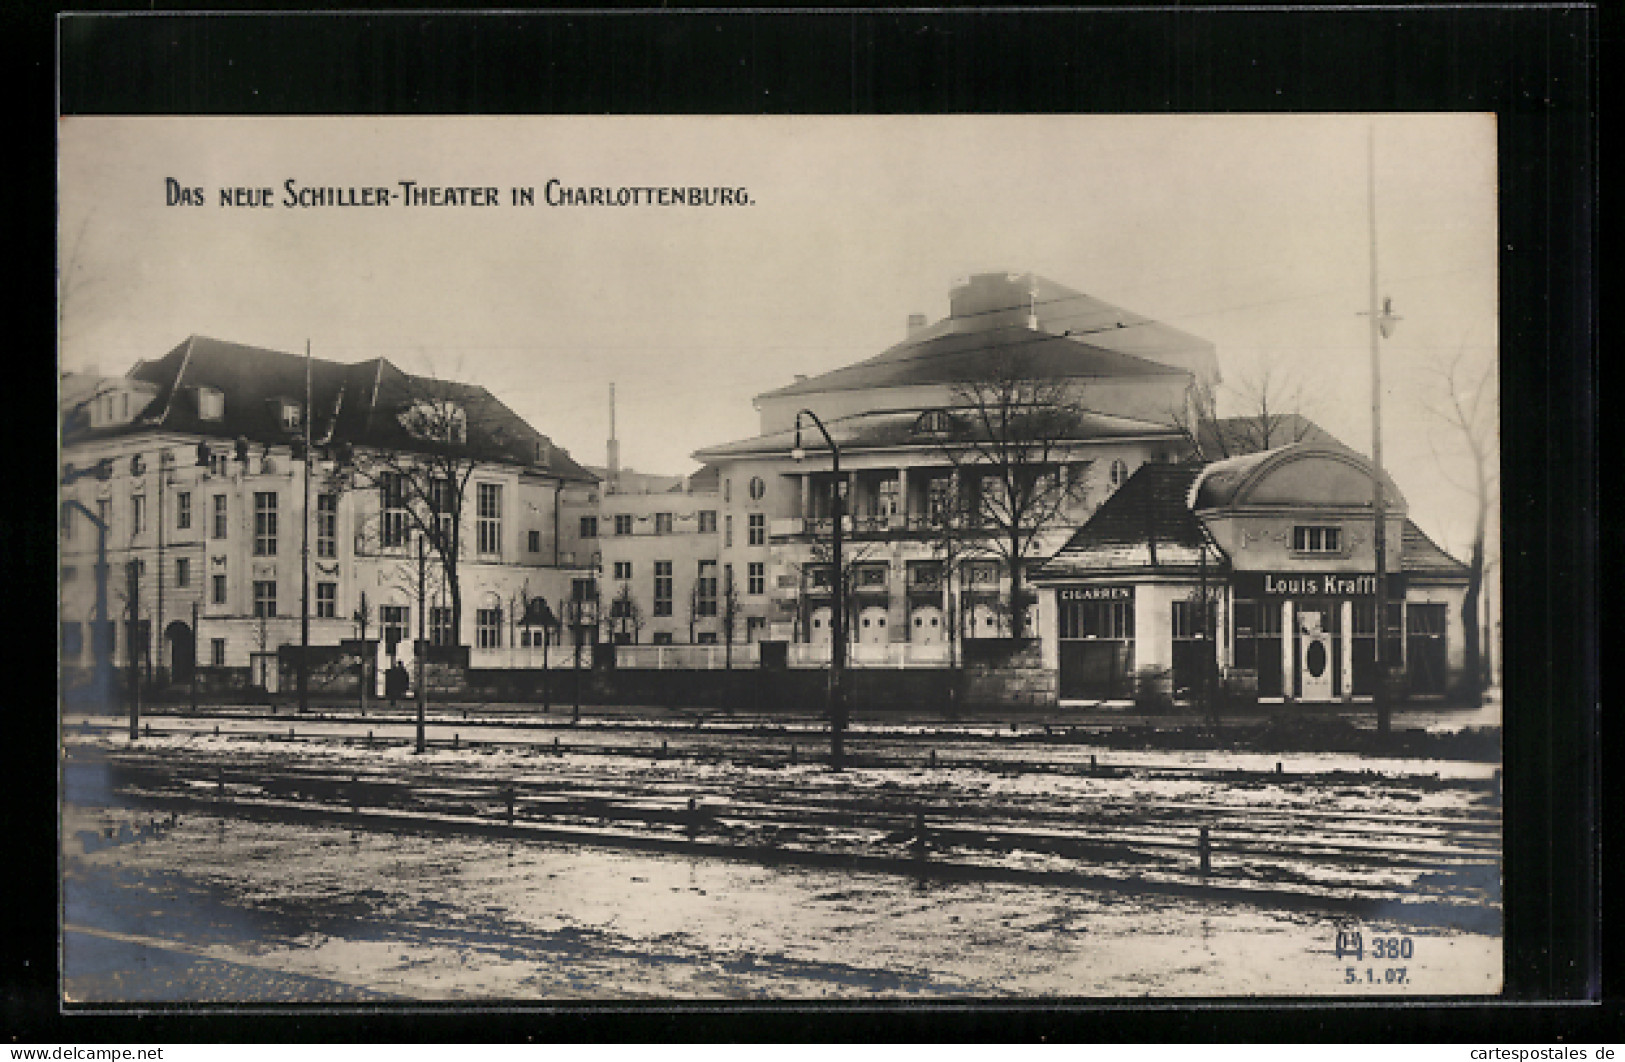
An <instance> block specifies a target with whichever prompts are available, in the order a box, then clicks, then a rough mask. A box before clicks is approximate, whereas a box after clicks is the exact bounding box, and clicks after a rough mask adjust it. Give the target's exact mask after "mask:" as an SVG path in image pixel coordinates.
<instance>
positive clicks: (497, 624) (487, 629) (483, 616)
mask: <svg viewBox="0 0 1625 1062" xmlns="http://www.w3.org/2000/svg"><path fill="white" fill-rule="evenodd" d="M474 639H475V644H476V645H478V646H479V647H480V648H481V649H500V648H502V610H501V609H500V608H482V609H476V610H475V612H474Z"/></svg>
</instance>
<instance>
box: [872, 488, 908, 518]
mask: <svg viewBox="0 0 1625 1062" xmlns="http://www.w3.org/2000/svg"><path fill="white" fill-rule="evenodd" d="M879 501H880V509H879V511H878V512H877V513H876V515H877V516H896V515H897V514H898V513H900V512H902V511H903V485H902V484H901V483H899V482H898V481H897V480H895V479H883V480H881V481H880V499H879Z"/></svg>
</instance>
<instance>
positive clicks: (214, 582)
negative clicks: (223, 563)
mask: <svg viewBox="0 0 1625 1062" xmlns="http://www.w3.org/2000/svg"><path fill="white" fill-rule="evenodd" d="M209 586H210V590H209V602H210V603H211V604H215V605H224V604H225V603H226V577H225V576H224V575H215V576H211V577H210V578H209Z"/></svg>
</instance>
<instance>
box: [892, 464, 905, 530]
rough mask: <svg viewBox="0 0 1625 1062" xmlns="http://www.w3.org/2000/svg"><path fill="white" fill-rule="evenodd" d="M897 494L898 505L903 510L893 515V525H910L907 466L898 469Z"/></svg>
mask: <svg viewBox="0 0 1625 1062" xmlns="http://www.w3.org/2000/svg"><path fill="white" fill-rule="evenodd" d="M897 496H898V506H899V508H900V509H901V511H900V512H899V513H898V514H897V515H896V516H894V517H892V526H893V527H907V526H908V469H906V468H899V469H898V470H897Z"/></svg>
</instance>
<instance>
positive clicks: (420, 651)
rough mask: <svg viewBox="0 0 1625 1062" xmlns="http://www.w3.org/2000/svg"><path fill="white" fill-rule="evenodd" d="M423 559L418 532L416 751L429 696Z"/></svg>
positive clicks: (421, 746)
mask: <svg viewBox="0 0 1625 1062" xmlns="http://www.w3.org/2000/svg"><path fill="white" fill-rule="evenodd" d="M425 561H426V558H425V556H424V553H423V536H422V535H421V534H420V535H418V642H417V646H416V648H417V665H418V745H417V750H418V752H422V751H423V750H424V747H425V744H426V743H425V741H424V737H423V727H424V722H425V720H426V718H427V716H428V704H427V699H428V696H429V691H428V689H427V687H426V685H425V683H424V681H423V678H424V673H423V657H424V646H425V642H424V640H423V604H424V601H425V600H426V598H425V596H424V592H423V579H424V563H425Z"/></svg>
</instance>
